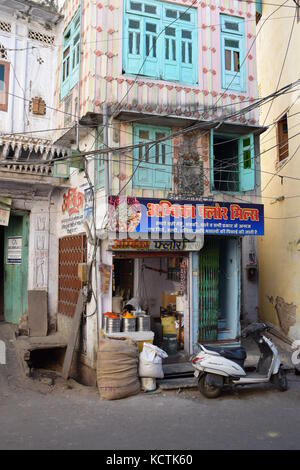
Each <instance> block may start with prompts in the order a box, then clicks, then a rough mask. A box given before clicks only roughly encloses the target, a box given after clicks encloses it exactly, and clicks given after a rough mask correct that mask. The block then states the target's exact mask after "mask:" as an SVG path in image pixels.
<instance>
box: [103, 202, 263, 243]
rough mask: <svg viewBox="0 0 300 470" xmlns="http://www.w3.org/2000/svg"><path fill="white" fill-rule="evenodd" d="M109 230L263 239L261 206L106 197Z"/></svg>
mask: <svg viewBox="0 0 300 470" xmlns="http://www.w3.org/2000/svg"><path fill="white" fill-rule="evenodd" d="M109 230H111V231H115V232H120V233H121V232H122V233H124V232H125V233H129V234H130V233H140V234H184V235H188V234H203V235H238V236H246V235H255V236H258V235H263V234H264V206H263V205H262V204H248V203H236V202H234V203H229V202H217V201H175V200H166V199H148V198H132V197H127V198H126V197H119V196H110V197H109Z"/></svg>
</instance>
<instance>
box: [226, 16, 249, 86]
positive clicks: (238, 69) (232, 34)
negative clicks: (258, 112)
mask: <svg viewBox="0 0 300 470" xmlns="http://www.w3.org/2000/svg"><path fill="white" fill-rule="evenodd" d="M244 47H245V38H244V20H242V19H241V18H236V17H233V16H227V15H221V69H222V70H221V72H222V73H221V76H222V88H225V89H229V90H236V91H244V90H245V67H246V65H245V64H244V63H243V62H244V55H245V51H244Z"/></svg>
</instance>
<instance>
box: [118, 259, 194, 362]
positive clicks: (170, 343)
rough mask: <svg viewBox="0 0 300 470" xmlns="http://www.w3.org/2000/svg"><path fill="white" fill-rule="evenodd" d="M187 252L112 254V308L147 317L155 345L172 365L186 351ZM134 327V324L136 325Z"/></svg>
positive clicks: (187, 349) (187, 304) (187, 315)
mask: <svg viewBox="0 0 300 470" xmlns="http://www.w3.org/2000/svg"><path fill="white" fill-rule="evenodd" d="M187 255H188V253H184V252H180V253H168V254H165V253H161V252H158V253H144V252H143V253H138V252H135V253H128V252H127V253H121V252H120V253H115V254H114V262H113V264H114V265H113V305H114V306H116V305H119V308H118V309H117V310H118V311H115V312H114V313H121V312H122V311H123V312H124V311H127V306H126V304H130V305H131V304H133V305H135V308H134V310H135V313H134V314H136V315H138V311H139V310H141V311H143V312H145V313H146V314H148V315H149V316H150V320H151V323H150V324H151V331H152V332H153V333H154V339H153V342H154V344H155V345H157V346H159V347H161V348H162V349H165V350H166V351H167V352H168V354H169V356H170V359H171V361H172V362H173V361H174V362H176V360H177V359H178V360H180V358H181V357H182V359H183V357H184V352H188V351H189V344H188V342H189V341H188V339H187V340H186V342H185V338H189V336H188V331H187V330H188V326H189V301H188V298H189V295H188V287H187V282H188V276H187V269H188V256H187ZM137 324H138V322H137Z"/></svg>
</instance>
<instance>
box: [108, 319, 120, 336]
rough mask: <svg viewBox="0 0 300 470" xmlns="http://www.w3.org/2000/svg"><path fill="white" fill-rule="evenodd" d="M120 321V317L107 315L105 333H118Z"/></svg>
mask: <svg viewBox="0 0 300 470" xmlns="http://www.w3.org/2000/svg"><path fill="white" fill-rule="evenodd" d="M120 331H121V321H120V318H109V317H107V323H106V332H107V333H120Z"/></svg>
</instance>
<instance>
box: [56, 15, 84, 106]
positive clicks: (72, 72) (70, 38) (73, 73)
mask: <svg viewBox="0 0 300 470" xmlns="http://www.w3.org/2000/svg"><path fill="white" fill-rule="evenodd" d="M79 15H80V10H79V11H78V12H77V13H75V15H74V17H73V19H72V20H71V21H70V23H69V24H68V26H67V28H66V29H65V31H64V34H63V47H62V55H61V78H60V99H61V100H63V99H64V98H65V97H66V96H67V95H68V94H69V92H70V91H71V90H72V89H73V88H74V86H75V85H77V83H78V81H79V65H80V57H78V49H79V54H80V41H81V18H80V17H79ZM78 19H79V22H78ZM78 33H79V41H76V42H75V43H74V40H75V39H76V37H77V35H78ZM68 49H69V50H68ZM67 51H68V52H67ZM66 52H67V54H66V55H65V53H66ZM74 58H75V61H76V62H77V59H78V63H75V64H74ZM67 63H68V74H67V75H66V76H64V64H67ZM66 66H67V65H66Z"/></svg>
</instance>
